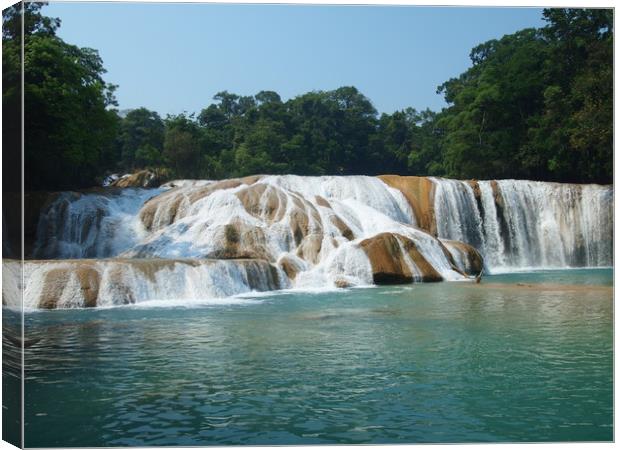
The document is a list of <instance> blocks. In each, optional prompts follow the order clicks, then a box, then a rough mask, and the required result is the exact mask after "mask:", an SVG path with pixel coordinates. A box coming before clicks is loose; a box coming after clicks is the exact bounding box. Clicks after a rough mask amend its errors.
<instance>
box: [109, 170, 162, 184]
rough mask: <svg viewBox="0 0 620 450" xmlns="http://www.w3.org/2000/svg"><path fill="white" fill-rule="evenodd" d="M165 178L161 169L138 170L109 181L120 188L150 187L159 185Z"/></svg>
mask: <svg viewBox="0 0 620 450" xmlns="http://www.w3.org/2000/svg"><path fill="white" fill-rule="evenodd" d="M166 178H167V177H166V176H165V174H164V173H163V172H162V171H150V170H139V171H137V172H135V173H130V174H126V175H123V176H122V177H119V178H117V179H116V180H114V181H112V182H111V183H110V186H114V187H120V188H130V187H134V188H138V187H140V188H152V187H158V186H160V185H161V184H162V183H164V182H165V181H166Z"/></svg>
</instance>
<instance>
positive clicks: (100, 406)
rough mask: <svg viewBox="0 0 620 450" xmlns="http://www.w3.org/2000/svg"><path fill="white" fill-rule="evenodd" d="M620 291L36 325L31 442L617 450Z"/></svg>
mask: <svg viewBox="0 0 620 450" xmlns="http://www.w3.org/2000/svg"><path fill="white" fill-rule="evenodd" d="M611 284H612V270H610V269H597V270H570V271H545V272H537V273H520V274H504V275H495V276H489V277H486V278H485V279H484V280H483V283H482V284H481V285H475V284H470V283H465V282H452V283H447V282H444V283H437V284H419V285H409V286H398V287H389V288H367V289H351V290H348V291H339V292H323V293H296V292H288V293H279V294H274V295H263V296H257V297H255V298H252V297H247V298H242V299H235V300H234V301H231V302H225V301H219V302H215V303H210V302H203V303H202V304H193V305H183V306H179V307H170V306H167V307H157V303H154V304H151V305H150V306H135V307H117V308H110V309H91V310H64V311H39V312H32V313H29V314H27V316H26V327H27V338H28V339H29V342H30V343H31V344H32V345H31V346H30V347H29V348H28V350H27V353H26V376H27V381H26V392H25V406H26V415H25V419H26V446H29V447H43V446H104V445H105V446H126V445H143V446H144V445H152V446H159V445H216V444H217V445H222V444H273V445H275V444H335V443H411V442H517V441H518V442H523V441H536V442H541V441H543V442H544V441H610V440H612V439H613V427H612V424H613V417H612V408H613V395H612V392H613V384H612V383H613V372H612V370H613V303H612V288H611ZM167 304H168V305H170V303H169V302H168V303H167Z"/></svg>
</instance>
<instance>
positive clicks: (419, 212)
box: [379, 175, 437, 236]
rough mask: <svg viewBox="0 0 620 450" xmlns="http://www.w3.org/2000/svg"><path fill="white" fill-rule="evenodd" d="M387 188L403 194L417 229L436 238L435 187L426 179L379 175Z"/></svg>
mask: <svg viewBox="0 0 620 450" xmlns="http://www.w3.org/2000/svg"><path fill="white" fill-rule="evenodd" d="M379 178H380V179H381V180H382V181H383V182H384V183H385V184H387V185H388V186H390V187H393V188H394V189H398V190H399V191H400V192H402V193H403V195H404V196H405V198H406V199H407V201H408V202H409V205H411V209H413V212H414V214H415V219H416V222H417V224H418V227H419V228H421V229H423V230H424V231H426V232H427V233H430V234H432V235H433V236H437V223H436V221H435V209H434V201H435V185H434V184H433V182H432V181H431V180H430V179H429V178H427V177H415V176H399V175H380V176H379Z"/></svg>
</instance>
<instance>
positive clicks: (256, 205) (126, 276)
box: [3, 175, 613, 308]
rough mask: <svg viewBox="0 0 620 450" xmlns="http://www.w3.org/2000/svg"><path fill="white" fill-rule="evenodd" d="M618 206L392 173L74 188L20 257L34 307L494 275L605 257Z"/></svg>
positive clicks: (513, 186)
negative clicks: (25, 258) (27, 253)
mask: <svg viewBox="0 0 620 450" xmlns="http://www.w3.org/2000/svg"><path fill="white" fill-rule="evenodd" d="M612 210H613V188H612V187H611V186H597V185H569V184H558V183H542V182H532V181H516V180H499V181H459V180H448V179H443V178H428V179H427V178H422V177H396V176H389V177H381V178H376V177H367V176H322V177H303V176H294V175H281V176H253V177H246V178H241V179H230V180H220V181H213V180H177V181H172V182H169V183H167V184H166V185H164V186H162V188H159V189H134V188H127V189H118V188H105V189H100V190H97V191H90V192H82V193H76V192H65V193H61V194H60V195H58V196H57V197H56V199H55V201H53V202H52V203H51V204H49V205H48V206H47V207H45V208H44V209H43V211H42V212H41V214H40V219H39V225H38V229H37V241H36V243H35V245H34V250H33V254H32V256H33V257H34V258H39V259H41V260H38V261H29V262H28V263H27V264H26V265H25V268H24V279H25V283H26V284H25V286H24V288H25V291H24V292H25V297H26V299H25V304H26V305H27V306H29V307H33V308H35V307H83V306H93V305H97V306H110V305H117V304H124V303H136V302H138V303H139V302H145V301H149V300H166V301H168V300H170V301H172V300H173V299H176V300H199V299H209V298H222V297H227V296H231V295H237V294H240V293H244V292H248V291H252V290H256V291H263V290H273V289H283V288H293V289H317V288H318V289H322V288H336V287H349V286H363V285H370V284H373V283H375V282H376V283H379V282H405V280H409V281H411V280H413V281H422V280H424V281H435V280H442V279H443V280H462V279H464V278H465V277H466V275H465V274H469V275H472V274H476V273H478V272H479V271H480V270H481V268H482V266H483V264H484V267H485V268H486V270H487V271H490V272H494V271H507V270H519V269H527V268H563V267H592V266H610V265H611V264H612V231H613V222H612V213H613V211H612ZM88 258H97V259H88ZM101 258H105V259H101ZM50 259H53V260H55V261H47V260H50ZM11 273H12V272H11V270H7V274H8V275H7V276H10V275H11ZM395 280H396V281H395ZM4 285H6V289H4V290H3V302H4V303H5V304H17V303H15V302H16V301H13V300H10V298H12V297H15V295H16V292H19V289H20V286H19V283H18V282H17V281H16V282H11V280H8V281H7V282H5V283H4ZM47 291H49V292H51V293H52V294H46V292H47ZM5 294H6V296H5ZM5 297H6V298H5ZM7 299H8V300H7Z"/></svg>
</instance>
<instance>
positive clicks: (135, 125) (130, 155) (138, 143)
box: [119, 108, 165, 170]
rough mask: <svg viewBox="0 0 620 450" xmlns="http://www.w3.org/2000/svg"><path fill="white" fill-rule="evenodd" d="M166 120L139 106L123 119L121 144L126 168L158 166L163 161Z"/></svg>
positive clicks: (122, 160) (123, 162)
mask: <svg viewBox="0 0 620 450" xmlns="http://www.w3.org/2000/svg"><path fill="white" fill-rule="evenodd" d="M164 129H165V127H164V121H163V120H162V119H161V117H159V114H157V113H156V112H154V111H149V110H148V109H146V108H138V109H134V110H131V111H129V112H128V113H127V115H126V116H125V118H123V119H122V121H121V127H120V133H119V145H120V150H121V164H122V166H123V168H124V169H125V170H133V169H136V168H142V167H147V166H157V165H160V164H161V163H162V162H163V159H162V158H163V155H162V151H163V147H164Z"/></svg>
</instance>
